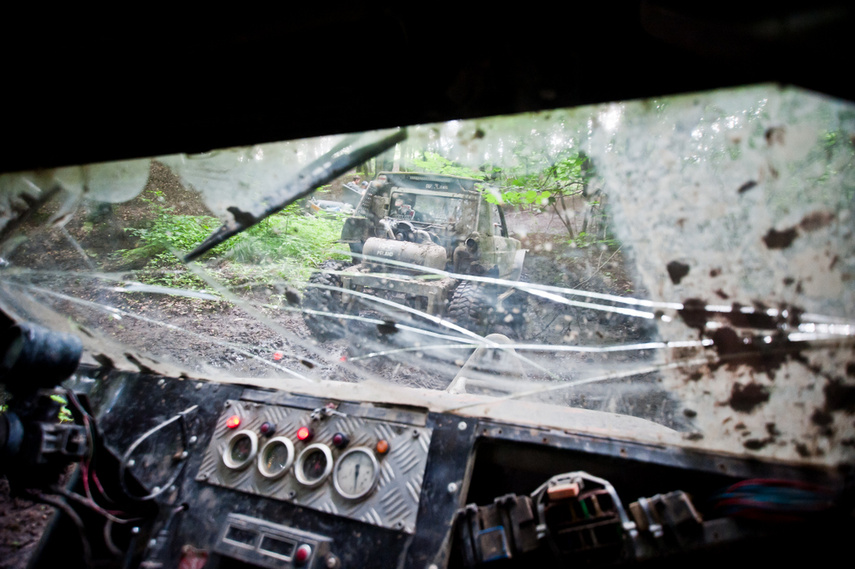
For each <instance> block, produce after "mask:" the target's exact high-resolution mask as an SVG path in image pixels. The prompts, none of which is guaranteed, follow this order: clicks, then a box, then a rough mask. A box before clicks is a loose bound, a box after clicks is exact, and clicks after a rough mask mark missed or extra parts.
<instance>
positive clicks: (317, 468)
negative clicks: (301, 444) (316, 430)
mask: <svg viewBox="0 0 855 569" xmlns="http://www.w3.org/2000/svg"><path fill="white" fill-rule="evenodd" d="M332 467H333V457H332V451H330V448H329V447H328V446H327V445H325V444H321V443H315V444H313V445H309V446H307V447H306V448H305V449H303V452H301V453H300V456H298V457H297V463H296V464H295V465H294V475H295V476H296V477H297V481H298V482H299V483H300V484H303V485H304V486H308V487H309V488H314V487H315V486H318V485H319V484H321V483H322V482H323V481H324V480H326V479H327V476H329V475H330V472H332Z"/></svg>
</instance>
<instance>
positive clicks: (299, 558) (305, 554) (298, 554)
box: [294, 543, 312, 565]
mask: <svg viewBox="0 0 855 569" xmlns="http://www.w3.org/2000/svg"><path fill="white" fill-rule="evenodd" d="M311 556H312V548H311V547H310V546H309V545H307V544H305V543H304V544H303V545H301V546H300V547H298V548H297V551H295V552H294V563H295V564H297V565H303V564H305V563H306V562H307V561H308V560H309V557H311Z"/></svg>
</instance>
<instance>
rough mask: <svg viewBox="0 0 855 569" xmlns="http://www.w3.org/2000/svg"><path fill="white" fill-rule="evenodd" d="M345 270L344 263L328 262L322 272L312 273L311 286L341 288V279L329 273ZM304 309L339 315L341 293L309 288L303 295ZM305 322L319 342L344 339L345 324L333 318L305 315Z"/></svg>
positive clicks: (322, 267)
mask: <svg viewBox="0 0 855 569" xmlns="http://www.w3.org/2000/svg"><path fill="white" fill-rule="evenodd" d="M343 268H344V265H343V264H342V263H339V262H336V261H326V262H325V263H324V264H323V265H321V270H320V271H317V272H314V273H312V276H310V277H309V285H322V286H328V287H341V277H339V275H336V274H333V273H330V272H329V271H340V270H342V269H343ZM303 308H308V309H311V310H317V311H319V312H328V313H332V314H335V313H339V312H341V310H342V308H343V306H342V302H341V293H340V292H337V291H332V290H329V289H325V288H317V287H314V286H309V287H308V288H306V292H305V294H303ZM303 321H304V322H305V323H306V327H307V328H308V329H309V332H311V334H312V336H314V337H315V338H316V339H317V340H320V341H329V340H337V339H339V338H342V337H344V334H345V327H344V322H342V320H341V319H339V318H333V317H332V316H322V315H316V314H309V313H307V312H304V313H303Z"/></svg>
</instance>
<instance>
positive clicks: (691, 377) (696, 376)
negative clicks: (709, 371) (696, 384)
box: [689, 371, 704, 381]
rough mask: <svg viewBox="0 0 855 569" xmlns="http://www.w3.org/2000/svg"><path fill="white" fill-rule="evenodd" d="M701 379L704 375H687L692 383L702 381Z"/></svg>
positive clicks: (694, 373) (697, 372)
mask: <svg viewBox="0 0 855 569" xmlns="http://www.w3.org/2000/svg"><path fill="white" fill-rule="evenodd" d="M703 377H704V374H702V373H701V372H699V371H695V372H692V373H690V374H689V379H690V380H692V381H700V380H701V379H703Z"/></svg>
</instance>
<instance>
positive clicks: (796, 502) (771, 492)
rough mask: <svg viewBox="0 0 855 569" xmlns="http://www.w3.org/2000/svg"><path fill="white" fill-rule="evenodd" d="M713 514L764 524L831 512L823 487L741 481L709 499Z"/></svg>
mask: <svg viewBox="0 0 855 569" xmlns="http://www.w3.org/2000/svg"><path fill="white" fill-rule="evenodd" d="M712 499H713V505H714V509H715V511H716V513H717V514H720V515H723V516H729V517H737V518H744V519H751V520H760V521H767V522H799V521H805V520H808V519H810V518H811V517H813V516H816V515H817V514H820V513H824V512H829V511H831V510H833V509H834V507H835V502H834V494H833V492H831V491H830V490H828V489H826V488H822V487H820V486H816V485H813V484H808V483H804V482H796V481H790V480H774V479H754V480H744V481H742V482H739V483H737V484H734V485H732V486H730V487H728V488H727V489H726V490H725V491H723V492H722V493H720V494H718V495H716V496H714V497H713V498H712Z"/></svg>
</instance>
